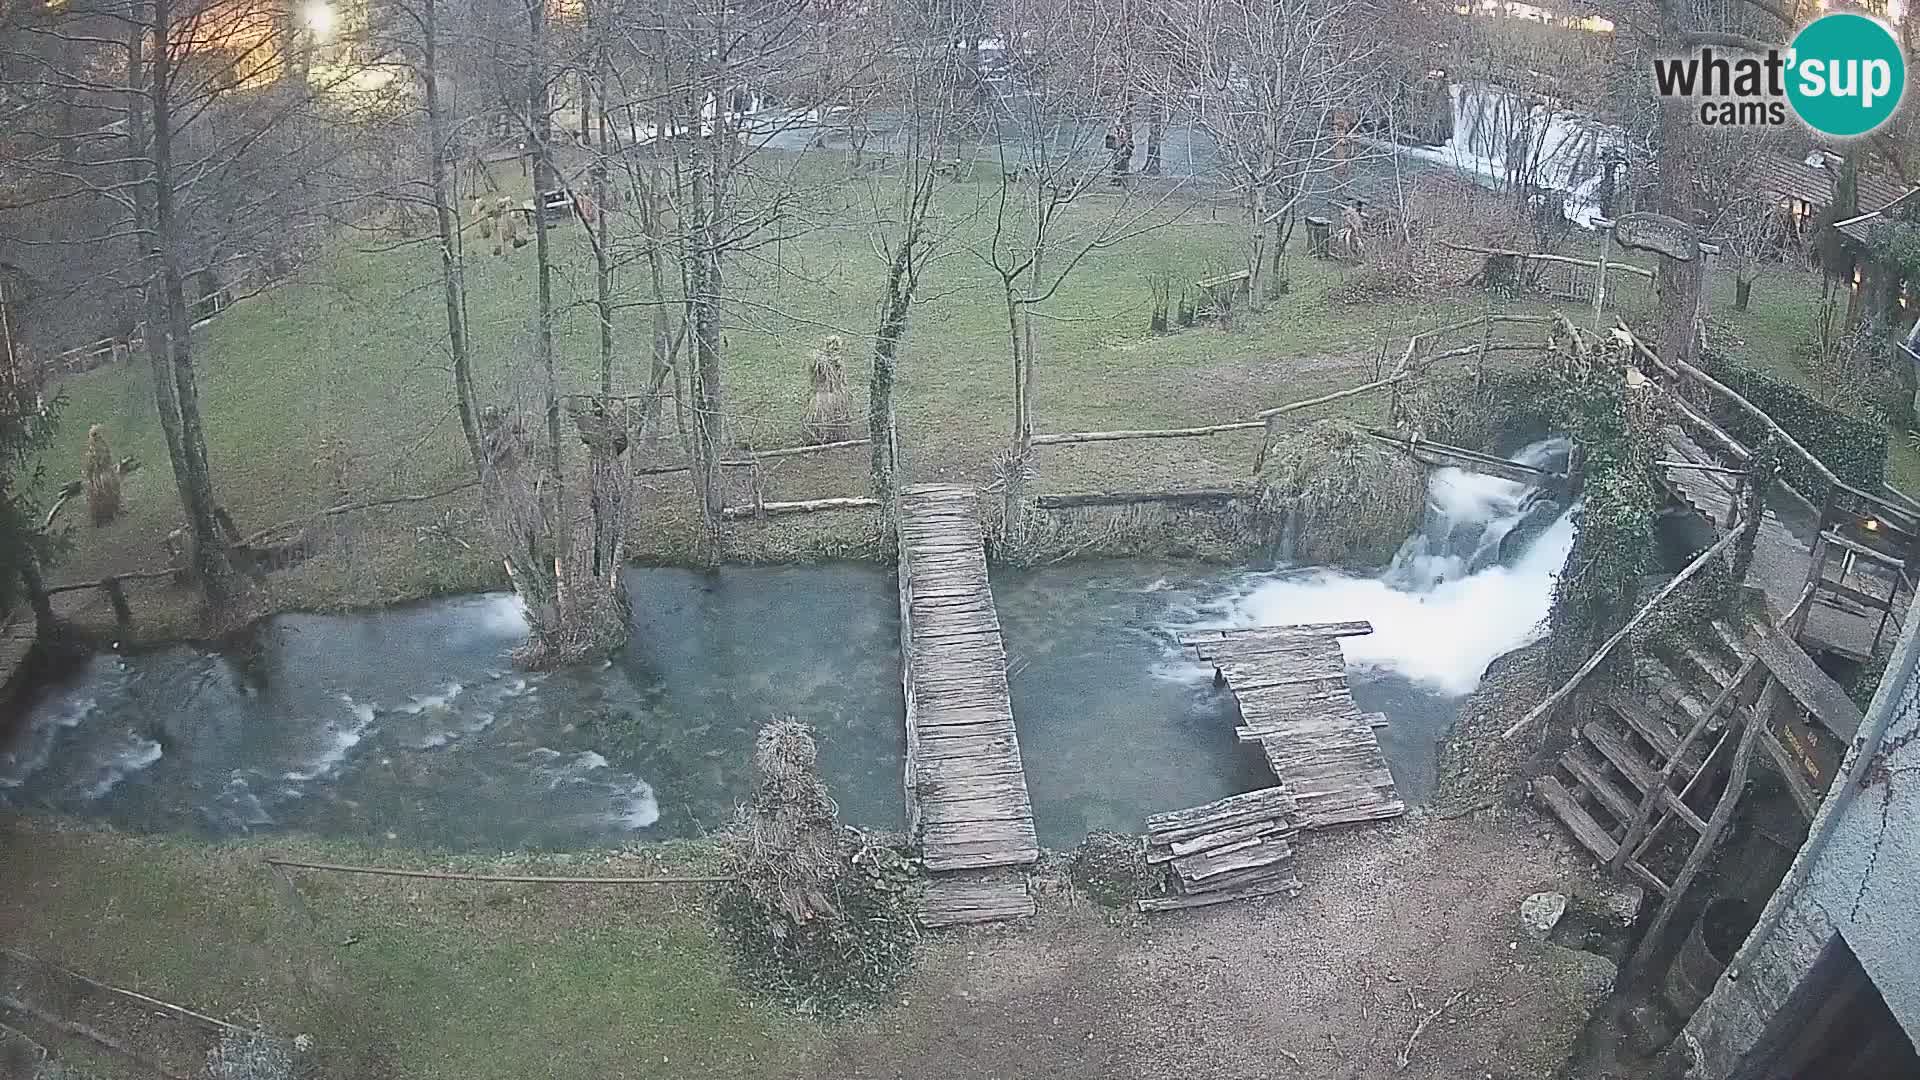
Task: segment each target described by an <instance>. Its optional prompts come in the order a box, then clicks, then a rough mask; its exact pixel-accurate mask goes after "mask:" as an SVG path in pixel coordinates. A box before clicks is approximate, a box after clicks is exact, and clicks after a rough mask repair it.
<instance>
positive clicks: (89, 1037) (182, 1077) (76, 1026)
mask: <svg viewBox="0 0 1920 1080" xmlns="http://www.w3.org/2000/svg"><path fill="white" fill-rule="evenodd" d="M0 1008H6V1009H11V1010H13V1011H14V1012H17V1013H20V1014H22V1015H25V1016H31V1017H33V1018H34V1019H35V1020H37V1021H39V1022H40V1023H42V1024H45V1025H47V1026H48V1027H50V1028H53V1029H54V1030H56V1031H59V1032H60V1033H61V1034H64V1035H72V1036H75V1037H77V1038H81V1039H85V1040H86V1041H88V1042H90V1043H92V1044H94V1045H95V1046H98V1047H100V1048H101V1049H103V1050H106V1051H108V1052H109V1053H112V1054H114V1055H115V1056H117V1057H121V1058H124V1059H126V1060H127V1061H131V1062H133V1063H134V1064H135V1065H138V1066H139V1067H141V1068H142V1069H145V1070H147V1071H148V1072H151V1073H154V1074H155V1075H158V1076H164V1077H166V1078H167V1080H187V1074H185V1073H182V1072H175V1071H174V1070H172V1069H169V1068H167V1067H166V1066H165V1065H162V1064H161V1063H160V1062H158V1061H156V1060H154V1059H153V1058H150V1057H148V1056H147V1055H145V1054H143V1053H141V1052H140V1051H138V1050H135V1049H134V1048H133V1047H131V1046H128V1045H127V1044H126V1043H123V1042H121V1041H120V1040H118V1039H116V1038H114V1037H113V1036H111V1035H108V1034H106V1033H105V1032H102V1031H99V1030H98V1029H95V1028H91V1027H88V1026H87V1025H85V1024H81V1023H77V1022H75V1021H72V1020H68V1019H67V1018H66V1017H63V1016H59V1015H57V1014H55V1013H52V1012H49V1011H47V1010H46V1009H43V1008H41V1007H40V1006H38V1005H35V1004H34V1003H32V1002H30V1001H23V1000H21V999H20V998H17V997H14V996H13V995H11V994H4V995H0Z"/></svg>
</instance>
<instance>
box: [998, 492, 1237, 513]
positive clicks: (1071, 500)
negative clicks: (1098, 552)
mask: <svg viewBox="0 0 1920 1080" xmlns="http://www.w3.org/2000/svg"><path fill="white" fill-rule="evenodd" d="M1252 495H1253V492H1252V491H1250V490H1248V489H1246V488H1232V487H1223V488H1190V489H1188V490H1186V491H1088V492H1076V493H1063V494H1052V495H1035V496H1034V497H1033V504H1034V505H1035V506H1037V507H1039V508H1040V509H1042V510H1071V509H1074V508H1075V507H1082V506H1132V505H1135V504H1137V503H1176V504H1177V503H1217V502H1226V501H1228V500H1231V499H1245V498H1250V497H1252Z"/></svg>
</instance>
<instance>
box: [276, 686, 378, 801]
mask: <svg viewBox="0 0 1920 1080" xmlns="http://www.w3.org/2000/svg"><path fill="white" fill-rule="evenodd" d="M340 700H341V701H342V702H343V703H345V705H346V706H347V711H348V712H350V713H352V714H353V723H351V724H345V725H341V724H330V725H328V731H329V733H330V734H331V735H332V737H333V738H332V742H331V743H330V744H329V745H328V746H327V748H326V749H325V750H322V751H321V752H320V756H319V757H317V758H315V759H313V761H312V762H311V763H309V764H308V765H307V767H306V768H304V769H291V770H288V771H287V772H286V773H285V774H283V775H284V778H285V779H288V780H298V781H307V780H314V779H318V778H319V777H322V776H325V775H326V774H328V773H330V772H332V771H333V770H334V767H335V766H337V765H339V764H340V763H341V762H342V761H344V760H346V757H347V753H348V752H349V751H351V750H352V749H353V748H354V747H356V746H359V745H360V740H361V739H364V738H366V735H367V729H368V728H371V727H372V726H373V716H374V711H373V706H372V705H370V704H367V703H365V702H357V701H355V700H353V699H352V698H351V697H348V696H347V695H345V694H341V695H340Z"/></svg>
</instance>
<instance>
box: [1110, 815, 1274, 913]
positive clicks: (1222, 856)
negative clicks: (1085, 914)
mask: <svg viewBox="0 0 1920 1080" xmlns="http://www.w3.org/2000/svg"><path fill="white" fill-rule="evenodd" d="M1300 826H1301V820H1300V815H1299V813H1298V811H1297V808H1296V806H1295V803H1294V798H1293V793H1292V792H1291V791H1288V790H1287V789H1286V788H1285V787H1270V788H1262V789H1260V790H1259V791H1250V792H1247V793H1246V794H1244V795H1230V796H1228V797H1227V798H1224V799H1221V800H1219V801H1217V802H1210V803H1208V804H1206V805H1205V806H1195V807H1190V808H1188V809H1185V810H1175V811H1173V812H1172V813H1167V814H1155V815H1153V816H1152V817H1149V818H1148V819H1147V862H1148V864H1149V865H1165V866H1167V868H1168V869H1169V870H1170V871H1171V872H1172V874H1173V881H1174V885H1175V889H1176V891H1175V893H1174V894H1173V895H1171V896H1155V897H1147V898H1145V899H1142V900H1139V901H1137V902H1136V906H1137V907H1138V908H1139V909H1140V910H1141V911H1143V912H1153V911H1180V910H1183V909H1186V908H1195V907H1207V906H1209V905H1212V904H1222V903H1225V902H1227V901H1229V900H1240V899H1246V898H1251V897H1256V896H1271V895H1273V894H1275V893H1287V894H1288V895H1292V894H1293V893H1295V892H1297V891H1298V890H1299V888H1300V879H1299V878H1298V877H1297V876H1295V874H1294V870H1293V848H1292V846H1291V845H1290V844H1289V843H1288V840H1289V839H1291V838H1292V837H1293V835H1294V834H1295V833H1297V832H1299V831H1300Z"/></svg>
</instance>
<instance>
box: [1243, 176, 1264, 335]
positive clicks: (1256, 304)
mask: <svg viewBox="0 0 1920 1080" xmlns="http://www.w3.org/2000/svg"><path fill="white" fill-rule="evenodd" d="M1247 219H1248V220H1247V304H1248V306H1249V307H1251V308H1252V309H1253V310H1255V311H1258V310H1260V308H1261V306H1262V298H1263V297H1264V296H1265V294H1264V293H1263V292H1261V290H1262V289H1263V288H1264V287H1265V286H1266V281H1267V274H1266V261H1267V260H1266V246H1267V186H1266V185H1265V184H1262V183H1255V184H1254V186H1253V190H1252V191H1251V192H1249V193H1248V195H1247Z"/></svg>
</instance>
